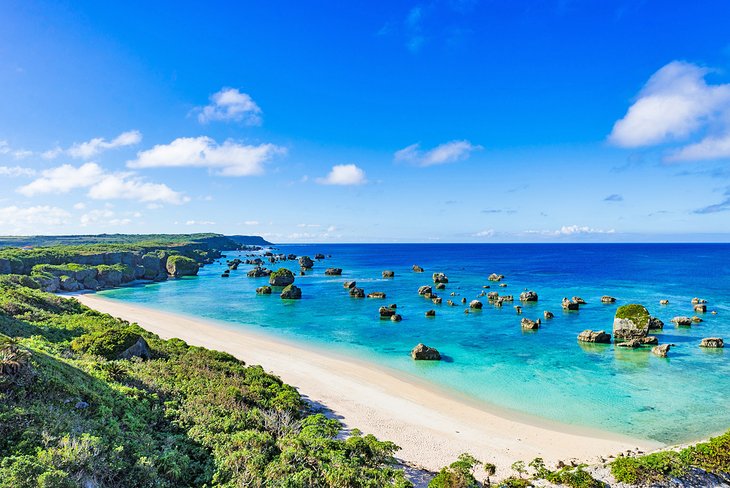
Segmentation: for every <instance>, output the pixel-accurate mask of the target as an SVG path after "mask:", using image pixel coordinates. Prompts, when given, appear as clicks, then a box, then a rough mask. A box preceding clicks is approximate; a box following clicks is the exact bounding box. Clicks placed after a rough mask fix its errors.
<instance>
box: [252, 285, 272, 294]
mask: <svg viewBox="0 0 730 488" xmlns="http://www.w3.org/2000/svg"><path fill="white" fill-rule="evenodd" d="M256 294H257V295H271V287H270V286H259V287H258V288H256Z"/></svg>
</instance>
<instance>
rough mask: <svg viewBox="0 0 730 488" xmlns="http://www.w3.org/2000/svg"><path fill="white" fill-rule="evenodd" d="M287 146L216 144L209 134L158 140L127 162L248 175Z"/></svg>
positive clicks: (258, 171)
mask: <svg viewBox="0 0 730 488" xmlns="http://www.w3.org/2000/svg"><path fill="white" fill-rule="evenodd" d="M285 153H286V148H284V147H280V146H276V145H274V144H260V145H258V146H251V145H244V144H238V143H235V142H233V141H230V140H229V141H226V142H224V143H223V144H217V143H216V142H215V141H214V140H213V139H211V138H210V137H205V136H201V137H181V138H178V139H175V140H174V141H172V142H171V143H170V144H158V145H156V146H154V147H153V148H152V149H148V150H146V151H141V152H139V153H137V159H135V160H134V161H129V162H127V166H129V167H130V168H179V167H186V166H187V167H200V168H215V169H218V170H219V174H221V175H224V176H250V175H259V174H262V173H263V172H264V164H266V163H267V162H268V161H269V160H271V159H272V158H273V157H274V156H277V155H281V154H285Z"/></svg>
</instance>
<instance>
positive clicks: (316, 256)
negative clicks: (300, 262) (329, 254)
mask: <svg viewBox="0 0 730 488" xmlns="http://www.w3.org/2000/svg"><path fill="white" fill-rule="evenodd" d="M314 259H324V254H322V253H317V254H315V255H314Z"/></svg>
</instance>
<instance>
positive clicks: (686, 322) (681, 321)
mask: <svg viewBox="0 0 730 488" xmlns="http://www.w3.org/2000/svg"><path fill="white" fill-rule="evenodd" d="M672 322H674V323H675V324H676V325H678V326H680V327H689V326H691V325H692V318H691V317H684V316H681V317H674V318H672Z"/></svg>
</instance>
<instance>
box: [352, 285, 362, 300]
mask: <svg viewBox="0 0 730 488" xmlns="http://www.w3.org/2000/svg"><path fill="white" fill-rule="evenodd" d="M350 296H351V297H353V298H365V290H363V289H362V288H358V287H356V286H355V287H352V288H350Z"/></svg>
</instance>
